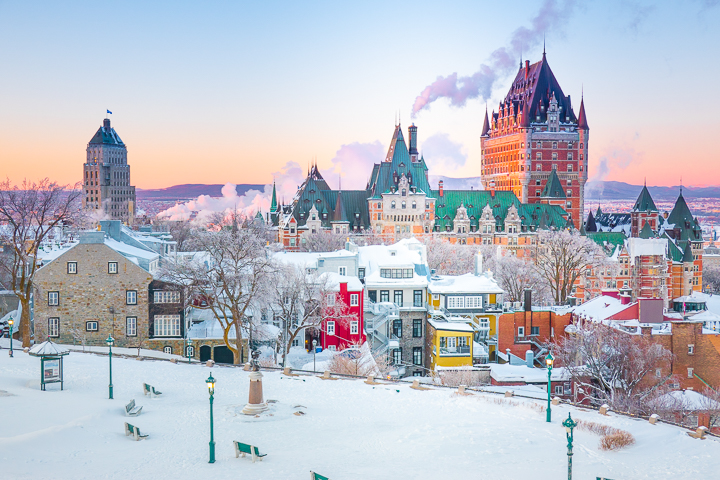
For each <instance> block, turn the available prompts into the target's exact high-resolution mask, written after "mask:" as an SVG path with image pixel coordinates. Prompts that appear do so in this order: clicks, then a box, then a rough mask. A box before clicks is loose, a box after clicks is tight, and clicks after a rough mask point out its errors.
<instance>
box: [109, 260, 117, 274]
mask: <svg viewBox="0 0 720 480" xmlns="http://www.w3.org/2000/svg"><path fill="white" fill-rule="evenodd" d="M108 273H118V264H117V262H108Z"/></svg>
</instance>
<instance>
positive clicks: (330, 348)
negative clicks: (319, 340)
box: [327, 345, 337, 352]
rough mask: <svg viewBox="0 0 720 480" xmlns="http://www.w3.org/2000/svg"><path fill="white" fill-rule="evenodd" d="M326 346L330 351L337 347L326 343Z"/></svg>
mask: <svg viewBox="0 0 720 480" xmlns="http://www.w3.org/2000/svg"><path fill="white" fill-rule="evenodd" d="M327 348H328V350H330V351H331V352H334V351H335V350H337V347H336V346H335V345H328V347H327Z"/></svg>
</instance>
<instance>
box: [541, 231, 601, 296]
mask: <svg viewBox="0 0 720 480" xmlns="http://www.w3.org/2000/svg"><path fill="white" fill-rule="evenodd" d="M538 240H539V244H538V249H537V254H536V267H537V271H538V272H539V274H540V277H541V278H542V279H543V280H544V281H545V283H546V284H547V286H548V288H549V289H550V294H551V296H552V299H553V300H554V302H555V303H556V304H557V305H561V304H564V303H565V301H566V299H567V297H569V296H570V292H571V291H572V289H573V286H574V285H575V283H576V281H577V280H578V279H580V278H581V277H582V276H583V275H584V274H586V273H587V272H588V271H589V270H590V269H599V268H601V267H604V266H606V265H607V264H608V258H607V256H606V255H605V252H603V250H602V248H601V247H600V246H599V245H598V244H596V243H595V242H593V241H592V240H591V239H589V238H587V237H584V236H581V235H580V234H578V233H577V232H568V231H567V230H559V231H549V230H543V231H541V232H540V233H539V234H538Z"/></svg>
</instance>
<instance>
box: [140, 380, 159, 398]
mask: <svg viewBox="0 0 720 480" xmlns="http://www.w3.org/2000/svg"><path fill="white" fill-rule="evenodd" d="M143 393H144V394H145V395H150V396H151V397H158V396H160V395H162V392H158V391H157V390H155V387H153V386H152V385H148V384H147V383H143Z"/></svg>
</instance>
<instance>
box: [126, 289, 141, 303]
mask: <svg viewBox="0 0 720 480" xmlns="http://www.w3.org/2000/svg"><path fill="white" fill-rule="evenodd" d="M131 298H132V300H131ZM137 301H138V292H137V290H125V305H137Z"/></svg>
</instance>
